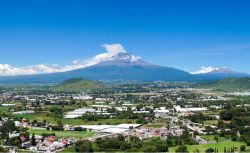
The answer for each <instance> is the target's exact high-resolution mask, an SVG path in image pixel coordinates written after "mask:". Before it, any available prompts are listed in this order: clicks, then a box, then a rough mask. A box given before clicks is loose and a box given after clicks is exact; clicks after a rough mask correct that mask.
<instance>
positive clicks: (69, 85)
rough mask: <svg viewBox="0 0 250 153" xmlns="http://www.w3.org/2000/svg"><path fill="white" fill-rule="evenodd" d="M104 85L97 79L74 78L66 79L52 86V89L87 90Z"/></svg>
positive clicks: (97, 88)
mask: <svg viewBox="0 0 250 153" xmlns="http://www.w3.org/2000/svg"><path fill="white" fill-rule="evenodd" d="M103 87H104V86H103V84H102V83H101V82H99V81H91V80H86V79H81V78H74V79H69V80H66V81H64V82H62V83H60V84H58V85H55V86H53V87H52V90H54V91H69V92H70V91H72V92H77V91H87V90H99V89H102V88H103Z"/></svg>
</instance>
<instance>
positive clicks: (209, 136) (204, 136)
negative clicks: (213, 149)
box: [201, 135, 227, 142]
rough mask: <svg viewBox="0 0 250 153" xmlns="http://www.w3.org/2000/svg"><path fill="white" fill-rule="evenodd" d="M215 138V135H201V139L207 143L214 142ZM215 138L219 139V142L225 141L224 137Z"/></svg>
mask: <svg viewBox="0 0 250 153" xmlns="http://www.w3.org/2000/svg"><path fill="white" fill-rule="evenodd" d="M215 136H216V135H203V136H201V137H202V138H203V139H205V140H207V141H214V138H215ZM217 137H218V138H219V142H221V141H225V140H227V139H226V138H225V137H219V136H217Z"/></svg>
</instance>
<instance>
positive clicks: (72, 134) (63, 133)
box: [29, 129, 96, 138]
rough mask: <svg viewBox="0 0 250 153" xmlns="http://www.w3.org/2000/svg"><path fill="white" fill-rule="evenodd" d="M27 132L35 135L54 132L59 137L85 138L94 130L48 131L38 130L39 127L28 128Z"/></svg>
mask: <svg viewBox="0 0 250 153" xmlns="http://www.w3.org/2000/svg"><path fill="white" fill-rule="evenodd" d="M29 133H34V134H36V135H42V134H43V133H55V135H56V136H57V137H59V138H87V137H91V136H94V135H95V134H96V132H86V131H81V132H74V131H48V130H40V129H30V130H29Z"/></svg>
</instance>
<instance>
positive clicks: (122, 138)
mask: <svg viewBox="0 0 250 153" xmlns="http://www.w3.org/2000/svg"><path fill="white" fill-rule="evenodd" d="M117 139H118V141H125V137H124V136H123V135H122V134H118V136H117Z"/></svg>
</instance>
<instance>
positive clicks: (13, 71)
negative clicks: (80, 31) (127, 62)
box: [0, 44, 139, 76]
mask: <svg viewBox="0 0 250 153" xmlns="http://www.w3.org/2000/svg"><path fill="white" fill-rule="evenodd" d="M101 46H102V47H103V48H104V49H105V50H106V52H104V53H101V54H98V55H95V56H94V57H92V58H90V59H87V60H74V61H73V62H72V64H70V65H65V66H59V65H57V64H39V65H32V66H26V67H15V66H12V65H9V64H0V76H13V75H30V74H44V73H56V72H65V71H70V70H74V69H79V68H84V67H87V66H91V65H95V64H98V63H101V62H104V61H108V60H112V57H113V56H115V55H116V54H118V53H126V50H125V49H124V47H123V46H122V45H121V44H103V45H101ZM135 58H139V57H135Z"/></svg>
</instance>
